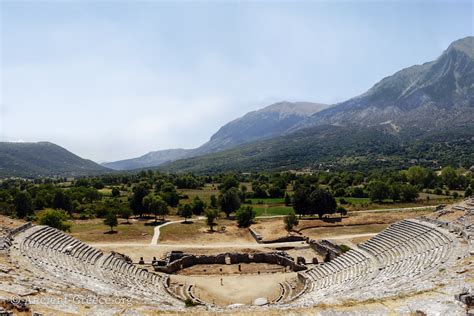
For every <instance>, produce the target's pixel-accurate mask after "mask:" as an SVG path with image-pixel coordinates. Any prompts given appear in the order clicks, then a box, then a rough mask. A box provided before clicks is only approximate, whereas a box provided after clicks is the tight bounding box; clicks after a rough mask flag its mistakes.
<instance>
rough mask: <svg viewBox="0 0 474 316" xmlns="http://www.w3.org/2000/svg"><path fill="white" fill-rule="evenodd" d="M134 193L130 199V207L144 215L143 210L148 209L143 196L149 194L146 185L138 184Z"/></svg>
mask: <svg viewBox="0 0 474 316" xmlns="http://www.w3.org/2000/svg"><path fill="white" fill-rule="evenodd" d="M132 191H133V194H132V197H131V199H130V208H131V209H132V210H133V211H134V212H135V214H137V215H140V217H142V215H143V212H144V211H146V208H145V206H144V205H143V198H144V197H145V196H147V194H148V190H147V188H145V186H144V185H142V184H138V185H136V186H134V187H133V189H132Z"/></svg>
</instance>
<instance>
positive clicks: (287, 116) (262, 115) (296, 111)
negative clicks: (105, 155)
mask: <svg viewBox="0 0 474 316" xmlns="http://www.w3.org/2000/svg"><path fill="white" fill-rule="evenodd" d="M326 107H327V105H325V104H320V103H310V102H294V103H292V102H286V101H284V102H279V103H275V104H272V105H269V106H267V107H265V108H263V109H260V110H257V111H253V112H249V113H247V114H245V115H244V116H242V117H240V118H238V119H236V120H233V121H232V122H229V123H227V124H226V125H224V126H222V127H221V128H220V129H219V130H218V131H217V132H216V133H215V134H214V135H212V137H211V139H210V140H209V141H208V142H207V143H205V144H204V145H202V146H200V147H198V148H194V149H167V150H158V151H153V152H149V153H148V154H145V155H143V156H141V157H138V158H132V159H126V160H119V161H115V162H108V163H103V164H102V165H103V166H105V167H108V168H111V169H115V170H132V169H139V168H148V167H155V166H159V165H161V164H163V163H167V162H171V161H175V160H178V159H183V158H190V157H195V156H199V155H204V154H208V153H213V152H218V151H221V150H225V149H229V148H233V147H235V146H238V145H241V144H245V143H249V142H252V141H256V140H261V139H268V138H272V137H276V136H280V135H284V134H286V133H288V132H289V131H291V130H292V129H293V128H295V127H296V126H297V125H298V124H301V123H302V122H304V121H305V120H306V119H308V118H309V117H310V116H311V115H313V114H315V113H317V112H319V111H321V110H322V109H324V108H326Z"/></svg>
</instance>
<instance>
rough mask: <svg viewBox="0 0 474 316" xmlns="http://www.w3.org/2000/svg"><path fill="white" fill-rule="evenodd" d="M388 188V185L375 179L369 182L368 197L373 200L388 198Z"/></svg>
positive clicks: (379, 200) (378, 200)
mask: <svg viewBox="0 0 474 316" xmlns="http://www.w3.org/2000/svg"><path fill="white" fill-rule="evenodd" d="M389 192H390V188H389V187H388V185H387V184H386V183H385V182H383V181H379V180H375V181H372V182H370V183H369V198H370V199H371V200H372V201H375V202H382V201H383V200H385V199H386V198H388V196H389Z"/></svg>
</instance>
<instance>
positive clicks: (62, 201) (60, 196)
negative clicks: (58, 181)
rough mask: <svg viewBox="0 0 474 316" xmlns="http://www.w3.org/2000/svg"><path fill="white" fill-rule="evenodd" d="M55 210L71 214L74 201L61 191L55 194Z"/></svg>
mask: <svg viewBox="0 0 474 316" xmlns="http://www.w3.org/2000/svg"><path fill="white" fill-rule="evenodd" d="M53 208H55V209H62V210H65V211H66V212H68V213H70V212H71V211H72V200H71V196H70V195H69V194H65V193H64V192H63V190H61V189H59V190H57V191H56V193H55V194H54V199H53Z"/></svg>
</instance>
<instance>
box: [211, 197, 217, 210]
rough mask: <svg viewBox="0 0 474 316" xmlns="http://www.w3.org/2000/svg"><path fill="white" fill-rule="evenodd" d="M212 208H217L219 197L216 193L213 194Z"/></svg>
mask: <svg viewBox="0 0 474 316" xmlns="http://www.w3.org/2000/svg"><path fill="white" fill-rule="evenodd" d="M210 206H211V208H217V198H216V196H215V195H214V194H212V195H211V205H210Z"/></svg>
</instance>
